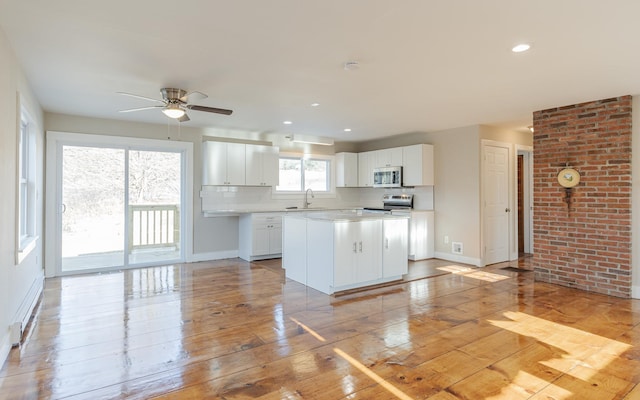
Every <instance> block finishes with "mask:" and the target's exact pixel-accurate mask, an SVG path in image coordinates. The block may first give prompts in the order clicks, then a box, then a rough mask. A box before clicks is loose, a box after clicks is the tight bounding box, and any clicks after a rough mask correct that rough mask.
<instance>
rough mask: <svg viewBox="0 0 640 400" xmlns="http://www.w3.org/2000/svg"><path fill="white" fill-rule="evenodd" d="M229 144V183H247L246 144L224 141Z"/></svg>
mask: <svg viewBox="0 0 640 400" xmlns="http://www.w3.org/2000/svg"><path fill="white" fill-rule="evenodd" d="M224 144H226V146H227V184H228V185H244V184H245V182H246V181H245V171H246V166H245V160H246V155H245V145H244V144H242V143H224Z"/></svg>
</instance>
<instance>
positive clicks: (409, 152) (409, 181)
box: [402, 144, 435, 186]
mask: <svg viewBox="0 0 640 400" xmlns="http://www.w3.org/2000/svg"><path fill="white" fill-rule="evenodd" d="M402 181H403V182H402V185H403V186H433V185H434V183H435V180H434V174H433V145H430V144H416V145H413V146H406V147H403V148H402Z"/></svg>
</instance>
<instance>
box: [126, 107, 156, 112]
mask: <svg viewBox="0 0 640 400" xmlns="http://www.w3.org/2000/svg"><path fill="white" fill-rule="evenodd" d="M164 107H165V106H150V107H140V108H130V109H128V110H120V112H132V111H142V110H153V109H155V108H164Z"/></svg>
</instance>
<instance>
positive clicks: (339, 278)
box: [282, 211, 408, 294]
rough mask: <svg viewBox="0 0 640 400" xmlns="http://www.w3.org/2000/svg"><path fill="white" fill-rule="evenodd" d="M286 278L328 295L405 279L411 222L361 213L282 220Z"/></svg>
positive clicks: (307, 215)
mask: <svg viewBox="0 0 640 400" xmlns="http://www.w3.org/2000/svg"><path fill="white" fill-rule="evenodd" d="M282 228H283V235H282V237H283V243H282V266H283V268H284V269H285V274H286V277H287V278H290V279H292V280H294V281H297V282H300V283H303V284H305V285H307V286H309V287H311V288H313V289H316V290H319V291H321V292H323V293H326V294H333V293H335V292H339V291H343V290H349V289H355V288H361V287H366V286H371V285H377V284H380V283H385V282H391V281H394V280H399V279H402V276H403V275H404V274H406V273H407V269H408V261H407V252H408V218H407V217H406V216H395V215H387V214H374V213H363V212H358V211H354V212H313V213H297V214H291V215H286V216H284V218H283V227H282Z"/></svg>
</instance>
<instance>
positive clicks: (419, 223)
mask: <svg viewBox="0 0 640 400" xmlns="http://www.w3.org/2000/svg"><path fill="white" fill-rule="evenodd" d="M433 214H434V213H433V211H412V212H411V223H410V224H409V259H410V260H414V261H415V260H425V259H427V258H433V257H435V242H434V235H433V229H434V215H433Z"/></svg>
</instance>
